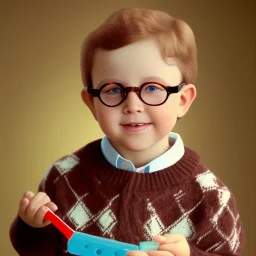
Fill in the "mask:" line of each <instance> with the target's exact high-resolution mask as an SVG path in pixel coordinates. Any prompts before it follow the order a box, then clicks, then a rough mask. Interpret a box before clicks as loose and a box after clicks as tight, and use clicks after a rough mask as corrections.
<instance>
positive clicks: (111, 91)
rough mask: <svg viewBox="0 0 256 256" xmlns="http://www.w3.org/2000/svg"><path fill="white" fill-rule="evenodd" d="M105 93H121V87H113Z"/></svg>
mask: <svg viewBox="0 0 256 256" xmlns="http://www.w3.org/2000/svg"><path fill="white" fill-rule="evenodd" d="M107 93H110V94H118V93H121V89H120V88H113V89H110V90H108V91H107Z"/></svg>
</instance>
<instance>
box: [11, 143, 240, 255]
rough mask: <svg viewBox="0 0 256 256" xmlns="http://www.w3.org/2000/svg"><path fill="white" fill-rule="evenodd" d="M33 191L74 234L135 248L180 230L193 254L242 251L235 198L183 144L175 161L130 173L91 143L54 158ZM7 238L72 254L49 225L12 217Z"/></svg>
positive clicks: (20, 245) (31, 250)
mask: <svg viewBox="0 0 256 256" xmlns="http://www.w3.org/2000/svg"><path fill="white" fill-rule="evenodd" d="M39 191H44V192H46V193H47V194H48V195H49V197H50V198H51V200H52V201H53V202H54V203H55V204H56V205H57V206H58V210H57V211H56V214H57V215H58V216H59V217H60V218H61V219H63V220H64V221H65V222H66V223H67V224H68V225H69V226H70V227H71V228H73V229H74V230H76V231H79V232H85V233H88V234H92V235H96V236H101V237H106V238H111V239H115V240H118V241H123V242H128V243H133V244H137V245H138V244H139V242H140V241H146V240H151V239H152V237H153V236H154V235H158V234H161V235H163V234H183V235H184V236H185V237H186V238H187V241H188V242H189V245H190V251H191V254H190V255H191V256H202V255H204V256H210V255H212V256H213V255H214V256H216V255H242V250H243V246H244V233H243V229H242V225H241V221H240V217H239V214H238V211H237V207H236V203H235V199H234V197H233V195H232V194H231V192H230V191H229V190H228V188H227V187H226V186H225V185H224V184H223V182H221V181H220V180H219V179H218V178H217V177H216V176H215V175H214V174H213V173H212V172H210V171H209V170H208V169H207V168H206V167H205V166H204V165H203V164H202V163H201V162H200V157H199V155H198V154H197V153H195V152H194V151H193V150H191V149H189V148H187V147H185V153H184V156H183V157H182V158H181V159H180V160H179V161H178V162H177V163H176V164H174V165H172V166H170V167H168V168H166V169H163V170H160V171H157V172H153V173H136V172H131V171H125V170H121V169H116V168H115V167H113V166H112V165H111V164H109V163H108V162H107V160H106V159H105V158H104V156H103V154H102V152H101V148H100V140H97V141H94V142H91V143H89V144H88V145H86V146H84V147H83V148H81V149H79V150H77V151H76V152H74V153H72V154H69V155H67V156H65V157H63V158H61V159H59V160H58V161H56V162H55V163H54V164H53V165H52V166H51V168H50V169H49V171H48V172H47V174H46V175H45V177H44V179H43V180H42V182H41V183H40V186H39ZM10 239H11V242H12V245H13V247H14V248H15V250H16V251H17V252H18V253H19V255H21V256H30V255H31V256H32V255H33V256H44V255H45V256H56V255H62V256H63V255H70V254H69V253H67V251H66V250H67V240H66V238H65V237H64V236H63V235H62V234H61V233H60V232H59V231H58V230H57V229H56V228H55V227H54V226H53V225H51V224H50V225H48V226H47V227H44V228H33V227H30V226H28V225H27V224H25V223H24V222H23V221H22V220H21V219H20V218H19V217H18V216H17V217H16V219H15V220H14V221H13V223H12V225H11V228H10ZM88 256H89V255H88Z"/></svg>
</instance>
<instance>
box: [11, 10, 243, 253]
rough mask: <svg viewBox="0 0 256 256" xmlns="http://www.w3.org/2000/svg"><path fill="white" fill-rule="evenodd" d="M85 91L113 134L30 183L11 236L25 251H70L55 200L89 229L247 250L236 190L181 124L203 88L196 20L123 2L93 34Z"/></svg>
mask: <svg viewBox="0 0 256 256" xmlns="http://www.w3.org/2000/svg"><path fill="white" fill-rule="evenodd" d="M81 71H82V79H83V83H84V85H85V89H84V90H83V91H82V93H81V96H82V99H83V101H84V102H85V104H86V105H87V106H88V107H89V108H90V110H91V112H92V114H93V116H94V117H95V119H96V120H97V122H98V123H99V125H100V127H101V129H102V131H103V132H104V134H106V136H105V137H104V138H103V139H102V140H97V141H94V142H91V143H90V144H88V145H86V146H84V147H83V148H81V149H79V150H78V151H76V152H74V153H72V154H70V155H67V156H65V157H63V158H61V159H60V160H58V161H56V162H55V163H54V164H53V166H52V167H51V168H50V170H49V171H48V172H47V174H46V176H45V178H44V179H43V180H42V182H41V184H40V186H39V192H38V193H37V194H33V193H32V192H26V193H25V194H24V195H23V198H22V199H21V202H20V206H19V214H18V216H17V218H16V219H15V221H14V222H13V224H12V227H11V230H10V237H11V241H12V243H13V246H14V247H15V249H16V250H17V252H18V253H19V254H20V255H47V256H51V255H69V254H68V253H67V251H66V243H67V242H66V239H65V238H64V237H62V236H61V235H60V233H59V231H57V230H56V229H55V228H54V227H53V226H52V225H49V222H45V221H44V220H43V218H44V215H45V212H46V211H47V209H48V208H50V209H51V210H52V211H56V214H57V215H58V216H60V218H62V219H63V220H64V221H65V222H66V223H67V224H68V225H70V226H71V227H72V228H74V229H75V230H78V231H80V232H85V233H89V234H92V235H97V236H102V237H107V238H111V239H116V240H119V241H124V242H128V243H134V244H138V243H139V242H140V241H143V240H152V239H154V240H155V241H157V242H159V243H160V246H159V248H158V251H154V252H149V253H144V252H139V251H133V252H129V253H128V255H129V256H143V255H151V256H171V255H175V256H189V255H193V256H194V255H197V256H198V255H209V256H210V255H242V249H243V240H244V236H243V231H242V227H241V221H240V217H239V214H238V211H237V208H236V203H235V199H234V197H233V195H232V194H231V193H230V191H229V190H228V189H227V187H226V186H225V185H224V184H223V183H222V182H221V181H220V180H219V179H218V178H217V177H216V176H215V175H214V174H213V173H212V172H210V171H209V170H208V169H207V167H206V166H205V165H203V164H202V163H201V162H200V157H199V155H198V154H197V153H196V152H194V151H193V150H191V149H189V148H187V147H185V146H184V145H183V142H182V139H181V137H180V136H179V134H177V133H172V132H171V131H172V129H173V127H174V125H175V123H176V121H177V119H179V118H181V117H183V116H184V115H185V114H186V112H187V111H188V109H189V107H190V106H191V104H192V102H193V100H194V99H195V97H196V88H195V86H194V84H195V80H196V74H197V59H196V45H195V39H194V35H193V32H192V31H191V29H190V28H189V26H188V25H187V24H186V23H185V22H183V21H181V20H177V19H174V18H172V17H170V16H169V15H167V14H166V13H163V12H159V11H153V10H147V9H136V8H131V9H121V10H118V11H116V12H114V13H113V14H112V15H111V16H110V17H109V18H108V19H107V20H106V21H105V22H104V23H103V24H102V25H101V26H100V27H99V28H98V29H96V30H95V31H93V32H92V33H91V34H90V35H89V36H88V37H87V39H86V40H85V42H84V44H83V47H82V58H81Z"/></svg>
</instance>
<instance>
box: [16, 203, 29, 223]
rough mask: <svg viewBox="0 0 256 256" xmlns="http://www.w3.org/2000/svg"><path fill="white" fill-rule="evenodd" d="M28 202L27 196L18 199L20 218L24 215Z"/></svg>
mask: <svg viewBox="0 0 256 256" xmlns="http://www.w3.org/2000/svg"><path fill="white" fill-rule="evenodd" d="M28 204H29V200H28V199H27V198H22V199H21V200H20V203H19V211H18V214H19V215H20V217H21V218H23V217H24V215H25V211H26V208H27V206H28Z"/></svg>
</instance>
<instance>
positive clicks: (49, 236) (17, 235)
mask: <svg viewBox="0 0 256 256" xmlns="http://www.w3.org/2000/svg"><path fill="white" fill-rule="evenodd" d="M56 176H57V171H56V169H55V168H54V167H51V168H50V169H49V171H48V172H47V174H46V176H45V177H44V179H43V180H42V181H41V183H40V185H39V188H38V191H42V192H45V193H46V194H47V195H48V196H49V197H50V198H51V200H52V201H53V202H54V200H55V186H54V182H53V181H54V180H55V178H56ZM9 235H10V240H11V243H12V245H13V247H14V249H15V250H16V251H17V253H18V254H19V255H20V256H32V255H33V256H35V255H37V256H41V255H42V256H43V255H44V256H45V255H47V256H56V255H58V250H59V248H58V247H59V246H58V245H59V239H60V233H59V232H58V231H57V230H56V228H54V227H53V225H51V224H50V225H48V226H46V227H43V228H34V227H31V226H29V225H27V224H26V223H25V222H23V221H22V219H21V218H20V217H19V216H18V215H17V216H16V218H15V219H14V221H13V222H12V224H11V227H10V231H9Z"/></svg>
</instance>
